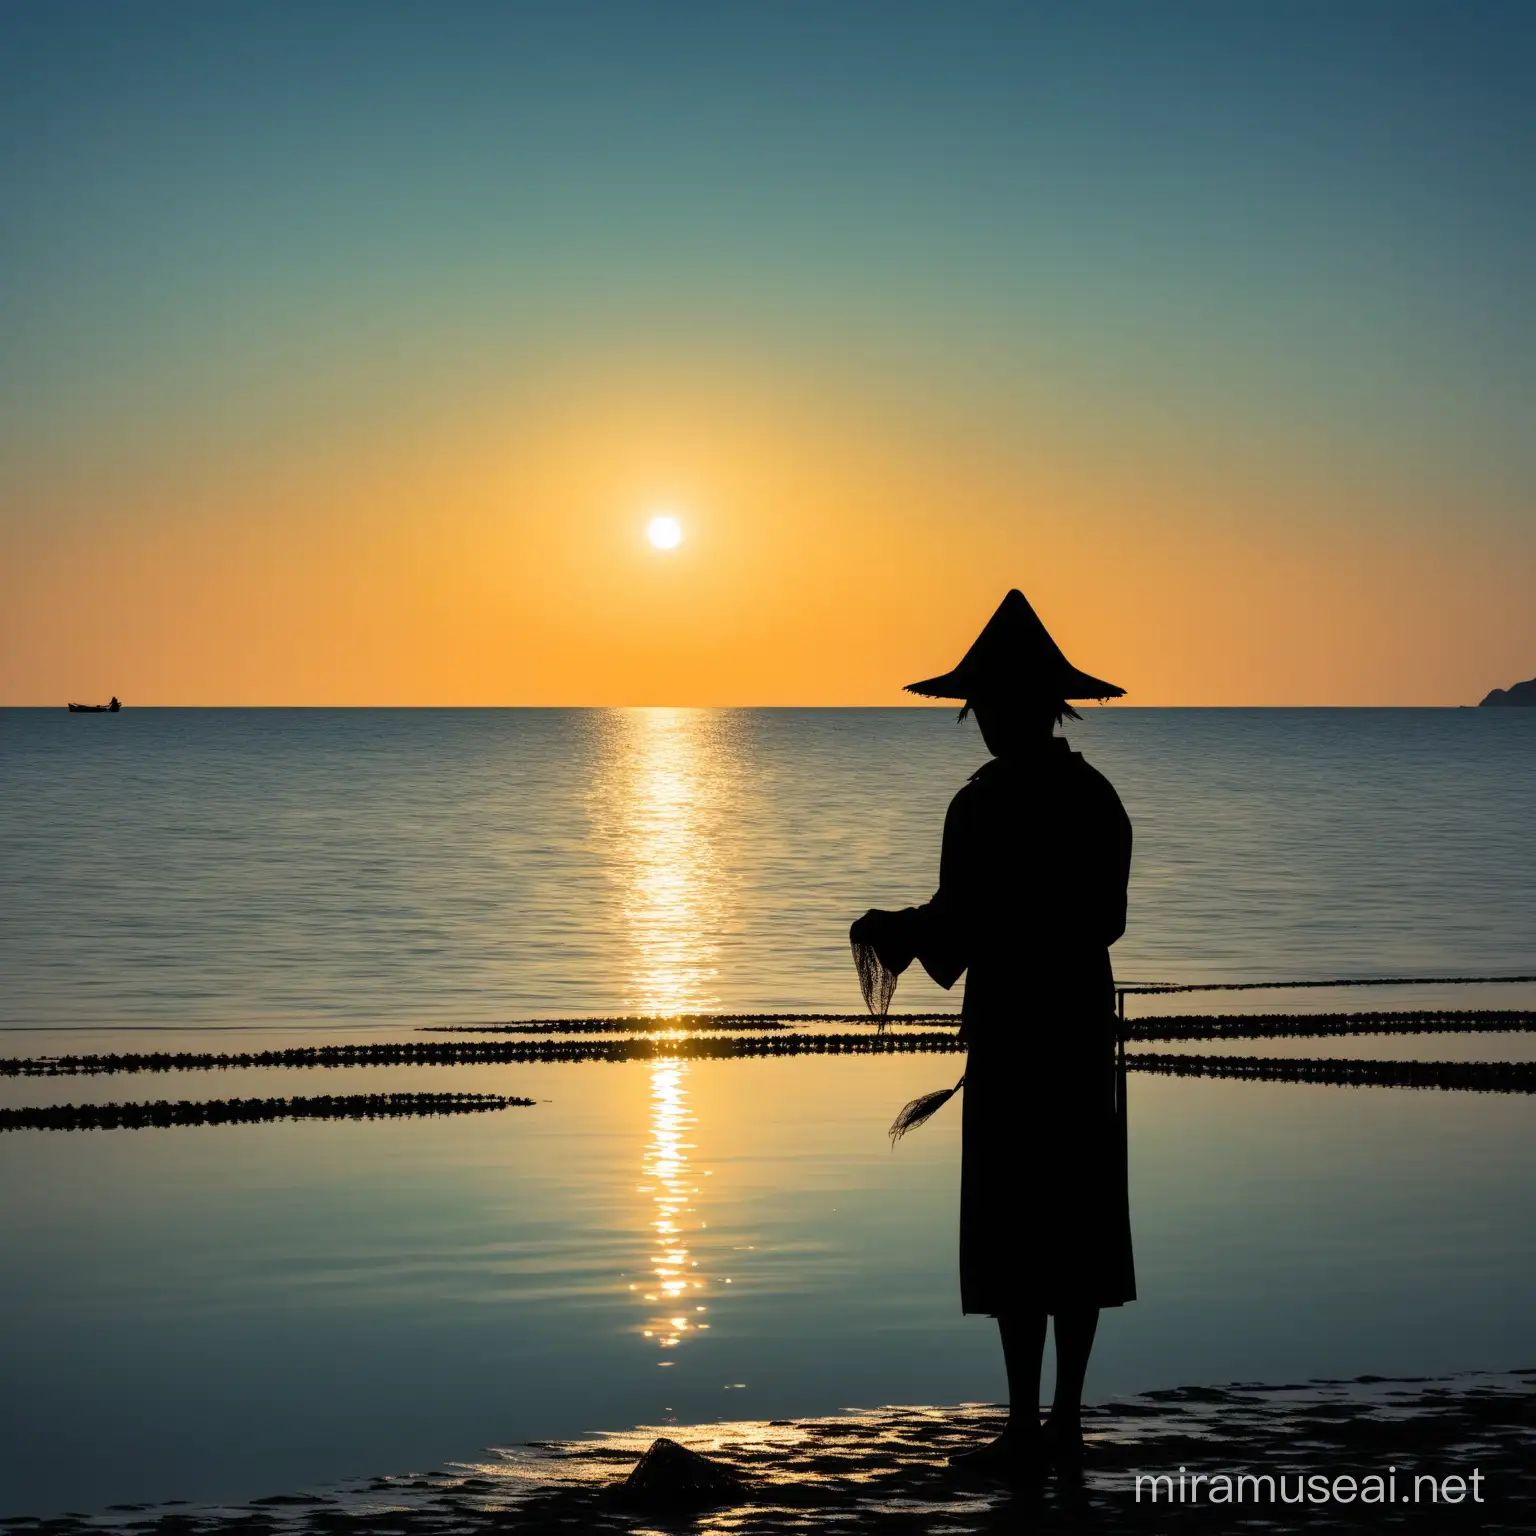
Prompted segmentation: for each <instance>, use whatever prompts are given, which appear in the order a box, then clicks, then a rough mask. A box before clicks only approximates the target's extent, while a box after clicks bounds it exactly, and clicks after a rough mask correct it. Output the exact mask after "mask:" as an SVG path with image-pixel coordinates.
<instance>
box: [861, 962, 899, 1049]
mask: <svg viewBox="0 0 1536 1536" xmlns="http://www.w3.org/2000/svg"><path fill="white" fill-rule="evenodd" d="M853 964H854V968H855V969H856V970H857V971H858V973H859V991H861V992H862V993H863V994H864V1006H865V1007H866V1008H868V1009H869V1011H870V1012H871V1013H872V1014H874V1016H875V1017H876V1018H877V1019H879V1020H880V1027H881V1028H882V1029H884V1027H885V1016H886V1014H887V1013H888V1012H889V1011H890V1007H891V999H892V998H893V997H895V995H896V972H895V971H888V970H887V969H886V968H885V965H884V964H883V963H882V961H881V959H880V956H879V955H877V954H876V953H875V946H874V945H873V944H854V946H853Z"/></svg>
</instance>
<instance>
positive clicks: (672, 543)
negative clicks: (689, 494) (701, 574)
mask: <svg viewBox="0 0 1536 1536" xmlns="http://www.w3.org/2000/svg"><path fill="white" fill-rule="evenodd" d="M645 536H646V538H648V539H649V540H650V541H651V543H652V544H653V545H654V546H655V547H656V548H657V549H676V548H677V546H678V545H679V544H681V543H682V542H683V525H682V524H681V523H680V522H678V520H677V519H676V518H675V517H670V516H666V517H653V518H652V519H651V521H650V526H649V527H648V528H647V529H646V530H645Z"/></svg>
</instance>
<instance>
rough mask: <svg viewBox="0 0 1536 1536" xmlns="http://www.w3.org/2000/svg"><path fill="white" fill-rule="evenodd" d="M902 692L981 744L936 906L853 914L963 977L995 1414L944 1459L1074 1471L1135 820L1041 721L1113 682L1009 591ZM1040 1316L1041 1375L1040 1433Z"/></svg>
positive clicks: (972, 1252)
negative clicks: (950, 658)
mask: <svg viewBox="0 0 1536 1536" xmlns="http://www.w3.org/2000/svg"><path fill="white" fill-rule="evenodd" d="M909 691H910V692H913V693H921V694H927V695H929V696H931V697H934V698H952V699H956V698H957V699H963V700H965V701H966V702H965V708H964V709H962V710H961V712H960V718H961V719H962V720H963V719H964V718H965V716H966V714H967V712H970V711H974V712H975V715H976V723H977V724H978V725H979V726H980V728H981V734H982V739H983V740H984V741H985V742H986V745H987V749H988V751H990V752H991V753H992V756H993V760H992V761H991V762H989V763H987V764H985V765H984V766H983V767H982V768H980V769H979V770H978V771H977V772H976V773H974V774H973V775H972V776H971V778H970V781H969V782H968V783H967V784H966V785H965V786H964V787H963V788H962V789H961V790H960V792H959V793H958V794H957V795H956V796H955V797H954V799H953V800H952V801H951V802H950V806H949V813H948V815H947V816H946V817H945V820H944V844H943V852H942V856H941V860H940V865H939V889H938V891H937V892H936V893H935V895H934V897H933V900H932V901H930V902H928V903H927V904H926V905H925V906H921V907H909V908H907V909H906V910H905V911H902V912H881V911H871V912H868V913H866V914H865V915H864V916H863V917H862V918H860V919H859V921H858V922H857V923H855V924H854V925H853V931H852V935H851V937H852V938H853V941H854V942H855V943H867V944H871V945H873V946H874V948H875V950H876V952H877V953H878V955H879V957H880V961H881V963H882V964H883V965H885V966H886V968H887V969H889V970H892V971H895V972H898V973H899V972H900V971H902V970H904V969H905V968H906V967H907V966H908V965H909V964H910V963H911V962H912V960H913V959H914V958H915V959H917V960H920V961H921V962H922V965H923V968H924V969H925V970H926V971H927V972H928V974H929V975H930V976H932V977H933V979H934V980H935V981H936V982H938V983H939V985H940V986H943V987H951V986H953V985H954V984H955V982H956V981H957V980H958V979H959V977H960V975H961V973H962V972H965V973H967V979H966V985H965V1002H964V1006H963V1010H962V1015H961V1033H962V1038H963V1040H964V1043H965V1046H966V1049H967V1053H968V1057H967V1064H966V1073H965V1089H964V1121H963V1126H962V1154H961V1176H960V1297H961V1306H962V1309H963V1310H964V1311H965V1312H968V1313H973V1312H981V1313H986V1314H989V1315H990V1316H992V1317H995V1318H996V1319H997V1323H998V1330H999V1332H1000V1333H1001V1335H1002V1345H1003V1356H1004V1361H1005V1363H1006V1366H1007V1371H1008V1396H1009V1417H1008V1423H1007V1427H1006V1428H1005V1430H1004V1432H1003V1434H1002V1435H1001V1436H1000V1437H999V1439H998V1440H996V1441H994V1442H993V1443H992V1444H991V1445H988V1446H984V1447H982V1448H980V1449H979V1450H976V1451H969V1452H966V1453H964V1454H963V1455H962V1456H960V1457H957V1458H955V1459H956V1462H957V1463H968V1464H971V1465H974V1466H977V1467H980V1468H989V1467H994V1466H995V1467H996V1468H998V1469H999V1470H1016V1471H1025V1472H1027V1471H1029V1470H1032V1469H1035V1468H1039V1467H1043V1466H1044V1465H1045V1464H1046V1462H1047V1460H1048V1459H1054V1460H1055V1462H1056V1464H1057V1466H1058V1467H1059V1468H1061V1469H1063V1470H1069V1471H1070V1470H1074V1469H1075V1468H1076V1467H1077V1466H1078V1465H1079V1464H1080V1461H1081V1455H1082V1427H1081V1418H1080V1414H1081V1408H1082V1390H1083V1377H1084V1374H1085V1372H1086V1371H1087V1368H1088V1356H1089V1352H1090V1351H1091V1349H1092V1348H1093V1338H1094V1331H1095V1329H1096V1328H1097V1326H1098V1319H1099V1309H1100V1308H1101V1307H1112V1306H1119V1305H1120V1304H1121V1303H1122V1302H1126V1301H1131V1300H1134V1298H1135V1295H1136V1280H1135V1270H1134V1265H1133V1262H1132V1256H1131V1232H1130V1213H1129V1203H1128V1198H1127V1187H1126V1155H1125V1135H1124V1118H1123V1113H1122V1111H1123V1093H1124V1087H1123V1079H1122V1078H1121V1077H1120V1076H1119V1075H1117V1071H1116V1064H1115V1008H1114V1002H1115V999H1114V977H1113V974H1112V972H1111V970H1110V963H1109V946H1110V945H1111V944H1113V943H1114V942H1115V940H1116V939H1118V938H1119V937H1120V935H1121V934H1122V933H1123V932H1124V931H1125V902H1126V885H1127V882H1128V880H1129V877H1130V867H1131V824H1130V821H1129V819H1128V818H1127V816H1126V814H1125V810H1124V808H1123V807H1122V806H1121V804H1120V799H1119V797H1118V796H1117V795H1116V793H1115V791H1114V788H1113V786H1112V785H1111V784H1110V783H1109V781H1108V780H1107V779H1106V778H1105V777H1104V776H1103V775H1102V774H1100V773H1099V772H1097V771H1096V770H1095V769H1093V768H1091V767H1089V765H1088V764H1087V763H1086V762H1085V761H1084V760H1083V758H1082V756H1081V755H1080V754H1079V753H1076V752H1073V751H1072V750H1070V748H1069V747H1068V745H1067V743H1066V741H1065V740H1064V739H1063V738H1062V737H1060V736H1057V735H1055V734H1054V732H1053V726H1054V725H1056V724H1059V723H1060V722H1061V721H1062V720H1063V719H1066V718H1071V719H1077V718H1079V717H1078V715H1077V713H1076V711H1075V710H1073V709H1072V708H1071V707H1070V705H1069V704H1068V703H1067V700H1068V699H1103V698H1114V697H1117V696H1118V695H1120V694H1121V693H1123V692H1124V690H1123V689H1121V688H1117V687H1115V686H1114V684H1112V683H1106V682H1103V681H1102V680H1100V679H1099V678H1095V677H1090V676H1088V675H1087V674H1086V673H1084V672H1079V671H1078V670H1077V669H1076V668H1075V667H1073V666H1072V665H1071V664H1070V663H1069V662H1068V661H1067V659H1066V657H1065V656H1063V655H1062V653H1061V651H1060V650H1059V649H1058V647H1057V646H1056V644H1055V642H1054V641H1053V640H1052V639H1051V637H1050V635H1049V633H1048V632H1047V631H1046V628H1045V626H1044V625H1043V624H1042V623H1041V622H1040V620H1039V619H1038V618H1037V617H1036V615H1035V612H1034V610H1033V609H1032V608H1031V607H1030V605H1029V603H1028V602H1027V601H1026V600H1025V598H1024V595H1023V594H1022V593H1021V592H1018V591H1012V592H1010V593H1009V594H1008V596H1007V597H1006V598H1004V600H1003V602H1002V605H1001V606H1000V607H999V608H998V610H997V612H996V613H995V614H994V615H993V616H992V618H991V620H990V621H989V622H988V624H987V627H986V628H985V629H984V630H983V631H982V633H981V635H980V637H979V638H978V639H977V641H976V643H975V644H974V645H973V646H972V647H971V649H970V650H969V651H968V652H967V653H966V655H965V658H964V659H963V660H962V661H961V663H960V665H959V666H958V667H956V668H955V669H954V671H953V672H949V673H946V674H945V675H944V676H942V677H935V678H928V679H926V680H925V681H923V682H920V683H912V684H910V685H909ZM1047 1316H1053V1317H1054V1318H1055V1319H1056V1357H1057V1372H1056V1395H1055V1400H1054V1403H1053V1405H1052V1408H1051V1416H1050V1420H1049V1423H1048V1425H1047V1426H1046V1429H1045V1431H1044V1433H1042V1428H1041V1425H1040V1422H1039V1414H1038V1405H1039V1401H1040V1361H1041V1352H1042V1350H1043V1348H1044V1344H1045V1324H1046V1318H1047Z"/></svg>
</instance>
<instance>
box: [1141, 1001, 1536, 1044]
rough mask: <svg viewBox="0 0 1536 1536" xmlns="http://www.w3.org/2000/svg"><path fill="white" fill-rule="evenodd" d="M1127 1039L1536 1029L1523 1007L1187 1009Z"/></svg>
mask: <svg viewBox="0 0 1536 1536" xmlns="http://www.w3.org/2000/svg"><path fill="white" fill-rule="evenodd" d="M1124 1029H1125V1037H1126V1039H1127V1040H1133V1041H1134V1040H1265V1039H1269V1038H1271V1037H1275V1036H1286V1037H1294V1038H1299V1039H1306V1038H1308V1037H1309V1036H1312V1037H1317V1038H1322V1037H1325V1036H1329V1035H1431V1034H1458V1033H1473V1032H1475V1033H1480V1034H1481V1033H1487V1034H1497V1033H1512V1032H1517V1031H1530V1030H1536V1011H1532V1010H1529V1009H1524V1008H1456V1009H1445V1008H1433V1009H1421V1010H1408V1009H1394V1010H1392V1011H1390V1012H1382V1013H1189V1014H1168V1015H1166V1016H1149V1017H1147V1018H1143V1019H1127V1020H1126V1021H1125V1025H1124Z"/></svg>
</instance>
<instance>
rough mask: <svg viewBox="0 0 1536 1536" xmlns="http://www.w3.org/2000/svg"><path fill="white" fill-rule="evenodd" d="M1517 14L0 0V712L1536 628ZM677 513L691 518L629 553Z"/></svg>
mask: <svg viewBox="0 0 1536 1536" xmlns="http://www.w3.org/2000/svg"><path fill="white" fill-rule="evenodd" d="M1533 78H1536V9H1533V8H1532V7H1530V6H1528V5H1524V4H1518V3H1513V0H1512V3H1509V4H1505V5H1495V4H1477V3H1466V0H1463V3H1459V4H1446V5H1439V6H1424V5H1416V4H1412V3H1408V0H1391V3H1383V4H1350V3H1343V0H1330V3H1327V4H1323V3H1305V0H1288V3H1285V4H1259V3H1254V4H1245V3H1230V0H1225V3H1213V4H1208V5H1204V4H1183V3H1176V0H1167V3H1160V4H1155V5H1143V4H1134V3H1130V0H1126V3H1123V4H1115V5H1103V4H1092V3H1072V4H1065V3H1064V4H1060V5H1038V4H1035V5H1032V4H1026V3H1022V0H1016V3H1012V4H995V5H994V4H939V3H929V4H926V5H921V6H917V5H904V4H898V3H893V0H882V3H878V4H875V3H871V4H867V5H845V4H838V3H834V0H820V3H817V4H793V3H776V4H771V5H769V4H762V5H757V4H749V3H729V4H727V3H720V4H711V5H697V6H694V5H679V4H668V3H660V0H654V3H644V4H636V3H633V0H627V3H618V4H587V3H581V0H559V3H557V4H554V3H552V4H549V5H533V4H514V3H502V4H494V5H491V4H453V3H443V0H436V3H432V4H427V3H420V4H415V5H395V4H387V3H379V0H373V3H370V4H368V5H359V4H356V3H352V0H347V3H342V4H327V3H317V0H306V3H304V4H297V3H295V4H276V3H269V4H264V5H256V4H232V3H220V0H198V3H188V4H176V5H168V4H153V3H142V0H136V3H134V4H132V5H116V4H109V3H106V0H100V3H95V4H76V3H71V0H39V3H35V4H22V3H15V0H6V3H0V188H3V194H4V195H3V203H0V702H5V703H13V704H22V703H33V704H57V703H61V702H62V701H63V700H64V699H65V698H66V697H70V698H76V697H87V698H98V697H100V698H105V697H106V696H107V695H108V694H110V693H114V692H115V693H117V694H119V695H121V696H122V697H123V698H124V699H125V700H127V701H128V702H129V703H140V704H149V703H186V704H193V703H251V704H268V703H271V704H277V703H295V704H306V703H310V704H319V703H337V704H370V703H371V704H455V703H480V704H581V703H586V704H601V703H669V704H688V703H698V704H714V703H741V704H751V703H756V704H789V703H805V704H823V703H826V704H834V703H845V704H874V703H895V702H898V701H899V700H900V699H901V697H902V696H901V695H900V694H899V692H898V691H897V690H898V689H899V686H900V684H902V683H903V682H906V681H909V680H910V679H912V678H914V677H920V676H925V675H929V674H931V673H933V672H936V671H940V670H942V669H944V668H946V667H948V666H949V665H951V664H952V663H953V662H954V661H955V660H956V659H958V656H959V654H960V652H961V651H962V650H963V649H964V647H965V645H966V644H967V643H968V642H969V641H970V639H971V638H972V636H973V635H974V633H975V631H976V630H977V629H978V628H979V627H980V625H981V623H982V622H983V621H984V620H985V618H986V617H987V615H988V614H989V613H990V611H991V609H992V607H993V606H994V605H995V603H996V602H997V601H998V599H999V598H1000V597H1001V596H1002V593H1003V591H1004V590H1005V589H1006V588H1007V587H1008V586H1009V585H1018V586H1021V587H1022V588H1023V589H1024V590H1025V591H1026V592H1027V593H1028V594H1029V596H1030V597H1031V599H1032V600H1033V601H1034V602H1035V605H1036V607H1037V608H1038V609H1039V610H1040V612H1041V614H1042V616H1043V617H1044V618H1045V619H1046V622H1047V623H1048V624H1049V625H1050V626H1051V627H1052V629H1053V631H1054V632H1055V633H1056V634H1057V636H1058V638H1059V639H1060V640H1061V642H1062V643H1063V645H1064V647H1065V648H1066V650H1067V652H1068V654H1069V655H1070V656H1071V657H1072V658H1073V660H1075V661H1076V662H1078V664H1079V665H1081V666H1084V667H1085V668H1087V669H1088V670H1090V671H1092V672H1095V673H1097V674H1099V675H1101V676H1106V677H1109V678H1112V679H1114V680H1115V681H1117V682H1119V683H1122V684H1123V685H1124V686H1125V687H1126V688H1127V689H1128V690H1129V697H1128V699H1127V701H1126V702H1127V703H1139V704H1453V703H1467V702H1475V701H1476V700H1477V699H1478V698H1480V697H1481V696H1482V694H1483V693H1484V692H1486V691H1487V689H1489V688H1490V687H1493V686H1495V685H1501V686H1502V685H1507V684H1509V683H1511V682H1513V681H1515V680H1516V679H1517V678H1522V677H1528V676H1530V675H1532V674H1533V673H1536V420H1533V415H1536V412H1533V402H1536V349H1533V344H1536V326H1533V320H1536V280H1533V277H1532V273H1533V272H1536V185H1533V179H1536V106H1533V97H1532V92H1531V88H1530V82H1531V80H1532V79H1533ZM662 508H671V509H674V510H676V511H677V513H678V515H679V516H680V517H681V518H682V520H683V523H684V526H685V529H686V533H687V537H686V539H685V542H684V544H683V545H682V547H681V548H680V549H679V550H678V551H676V552H675V553H673V554H670V555H658V554H657V553H656V552H654V551H653V550H651V549H650V548H649V546H648V545H647V544H646V543H645V540H644V527H645V523H646V521H647V519H648V518H649V517H650V516H651V515H652V514H653V512H655V511H657V510H659V509H662Z"/></svg>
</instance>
